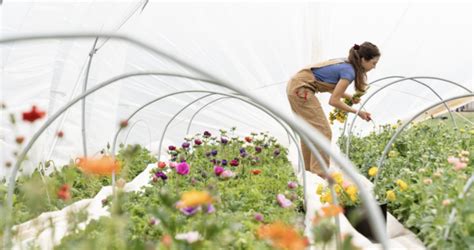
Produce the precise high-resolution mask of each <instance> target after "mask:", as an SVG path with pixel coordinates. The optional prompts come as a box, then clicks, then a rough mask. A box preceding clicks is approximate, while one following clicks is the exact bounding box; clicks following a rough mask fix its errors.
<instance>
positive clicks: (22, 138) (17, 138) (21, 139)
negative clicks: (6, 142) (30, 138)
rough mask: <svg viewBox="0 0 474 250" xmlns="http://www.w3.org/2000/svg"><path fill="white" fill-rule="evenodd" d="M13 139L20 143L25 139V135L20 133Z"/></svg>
mask: <svg viewBox="0 0 474 250" xmlns="http://www.w3.org/2000/svg"><path fill="white" fill-rule="evenodd" d="M15 141H16V143H18V144H22V143H23V141H25V137H24V136H21V135H20V136H17V137H16V138H15Z"/></svg>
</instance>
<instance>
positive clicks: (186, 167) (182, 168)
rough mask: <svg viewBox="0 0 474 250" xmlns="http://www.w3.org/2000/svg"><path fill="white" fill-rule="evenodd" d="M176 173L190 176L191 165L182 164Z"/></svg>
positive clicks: (177, 167)
mask: <svg viewBox="0 0 474 250" xmlns="http://www.w3.org/2000/svg"><path fill="white" fill-rule="evenodd" d="M176 172H177V173H178V174H180V175H187V174H189V165H188V164H187V163H186V162H181V163H180V164H178V166H176Z"/></svg>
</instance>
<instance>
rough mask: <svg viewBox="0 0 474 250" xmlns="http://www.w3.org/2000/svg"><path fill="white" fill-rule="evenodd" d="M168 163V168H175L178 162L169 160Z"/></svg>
mask: <svg viewBox="0 0 474 250" xmlns="http://www.w3.org/2000/svg"><path fill="white" fill-rule="evenodd" d="M168 165H169V166H170V168H176V166H177V165H178V164H177V163H176V162H174V161H170V162H169V164H168Z"/></svg>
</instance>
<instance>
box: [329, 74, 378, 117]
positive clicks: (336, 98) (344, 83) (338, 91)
mask: <svg viewBox="0 0 474 250" xmlns="http://www.w3.org/2000/svg"><path fill="white" fill-rule="evenodd" d="M349 84H350V82H349V80H347V79H344V78H341V79H340V80H339V82H338V83H337V84H336V87H335V88H334V90H333V91H332V94H331V97H330V98H329V105H331V106H333V107H335V108H338V109H340V110H342V111H345V112H351V113H356V112H357V110H355V109H353V108H352V107H350V106H349V105H347V104H345V103H344V102H343V101H341V98H343V97H344V94H345V91H346V89H347V87H348V86H349ZM359 116H360V117H361V118H362V119H364V120H366V121H370V120H371V118H370V113H368V112H365V111H362V110H361V111H360V112H359Z"/></svg>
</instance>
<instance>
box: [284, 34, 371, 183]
mask: <svg viewBox="0 0 474 250" xmlns="http://www.w3.org/2000/svg"><path fill="white" fill-rule="evenodd" d="M379 58H380V51H379V49H378V48H377V46H375V45H374V44H372V43H370V42H364V43H362V44H361V45H357V44H354V46H352V48H351V49H350V50H349V57H348V58H347V59H332V60H329V61H325V62H322V63H318V64H314V65H310V66H308V67H306V68H304V69H302V70H300V71H299V72H298V73H297V74H296V75H295V76H293V77H292V78H291V80H290V81H289V82H288V86H287V95H288V100H289V102H290V105H291V109H292V110H293V112H294V113H296V114H297V115H299V116H301V117H302V118H303V119H305V120H306V121H307V122H308V123H309V124H311V125H312V126H313V127H315V128H316V129H317V130H319V131H320V132H321V133H322V134H323V135H325V136H326V137H327V138H328V139H329V140H331V136H332V134H331V128H330V126H329V122H328V120H327V118H326V115H325V114H324V111H323V109H322V108H321V104H320V103H319V101H318V99H317V98H316V96H315V93H318V92H330V93H331V97H330V99H329V105H331V106H333V107H335V108H338V109H340V110H342V111H345V112H350V113H356V112H357V110H356V109H354V108H352V107H350V106H349V105H346V104H345V103H344V102H343V101H342V100H341V98H349V99H352V102H353V103H359V102H360V99H358V98H354V99H353V98H352V95H350V94H347V93H345V91H346V89H347V87H348V86H349V85H350V84H351V83H352V82H354V87H355V89H356V90H358V91H365V89H366V87H367V83H366V78H367V75H366V73H367V72H369V71H370V70H372V69H374V68H375V66H376V65H377V62H378V61H379ZM358 115H359V116H360V117H361V118H362V119H364V120H366V121H370V120H371V117H370V113H368V112H365V111H360V112H359V114H358ZM301 149H302V152H303V158H304V164H305V168H306V170H308V171H311V172H312V173H315V174H318V175H319V176H324V172H323V170H322V168H321V166H320V164H319V162H318V161H317V159H316V157H315V156H313V155H312V154H311V152H310V150H309V148H308V147H307V146H306V145H305V144H304V143H303V142H302V143H301ZM320 152H321V151H320ZM321 155H322V157H323V159H324V161H325V162H326V163H327V165H328V166H329V156H328V155H327V154H324V153H323V152H321Z"/></svg>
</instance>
